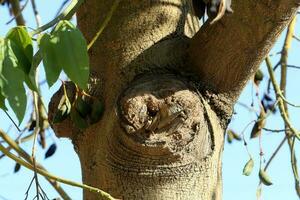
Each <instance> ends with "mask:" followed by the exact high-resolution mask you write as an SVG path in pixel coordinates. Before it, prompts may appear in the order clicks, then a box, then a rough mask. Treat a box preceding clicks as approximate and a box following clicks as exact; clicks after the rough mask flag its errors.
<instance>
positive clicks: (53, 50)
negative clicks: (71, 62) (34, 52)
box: [38, 34, 63, 87]
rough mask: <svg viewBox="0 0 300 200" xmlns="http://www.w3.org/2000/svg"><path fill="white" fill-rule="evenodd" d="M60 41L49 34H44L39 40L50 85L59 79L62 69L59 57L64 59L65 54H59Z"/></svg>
mask: <svg viewBox="0 0 300 200" xmlns="http://www.w3.org/2000/svg"><path fill="white" fill-rule="evenodd" d="M58 41H59V38H58V37H53V36H50V35H49V34H44V35H43V36H42V37H41V38H39V40H38V43H39V47H40V51H41V54H42V57H43V63H44V68H45V73H46V80H47V83H48V85H49V86H50V87H51V86H52V85H53V84H54V83H55V82H56V81H57V79H58V77H59V75H60V73H61V71H62V67H61V65H60V62H59V59H63V58H62V57H63V55H59V52H60V51H59V47H58V45H57V43H58Z"/></svg>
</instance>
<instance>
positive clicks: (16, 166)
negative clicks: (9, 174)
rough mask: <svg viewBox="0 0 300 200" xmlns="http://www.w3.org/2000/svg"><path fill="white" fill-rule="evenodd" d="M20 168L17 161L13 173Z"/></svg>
mask: <svg viewBox="0 0 300 200" xmlns="http://www.w3.org/2000/svg"><path fill="white" fill-rule="evenodd" d="M20 169H21V165H20V164H19V163H16V165H15V168H14V173H17V172H18V171H20Z"/></svg>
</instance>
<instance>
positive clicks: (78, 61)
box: [53, 21, 89, 89]
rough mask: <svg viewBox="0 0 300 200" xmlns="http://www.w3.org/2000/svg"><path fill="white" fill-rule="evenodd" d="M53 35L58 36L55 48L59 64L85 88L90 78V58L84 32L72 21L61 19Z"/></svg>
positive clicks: (74, 80)
mask: <svg viewBox="0 0 300 200" xmlns="http://www.w3.org/2000/svg"><path fill="white" fill-rule="evenodd" d="M53 37H54V38H57V43H56V44H57V46H56V48H55V49H56V51H57V52H58V53H57V54H56V55H57V56H58V57H57V60H58V62H59V65H60V66H61V67H62V68H63V70H64V72H65V73H66V74H67V76H68V77H69V78H70V79H71V80H72V81H73V82H74V83H76V84H77V85H78V86H79V87H80V88H82V89H85V88H86V87H87V82H88V78H89V58H88V54H87V45H86V41H85V39H84V37H83V35H82V33H81V32H80V31H79V30H78V29H77V28H76V27H75V26H74V25H72V24H71V23H70V22H68V21H61V22H60V23H59V24H58V26H57V27H56V29H55V31H54V33H53Z"/></svg>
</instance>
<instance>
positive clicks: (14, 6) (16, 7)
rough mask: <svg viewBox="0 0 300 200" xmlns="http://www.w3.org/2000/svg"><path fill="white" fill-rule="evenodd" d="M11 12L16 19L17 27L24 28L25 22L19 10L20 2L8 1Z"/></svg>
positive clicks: (15, 0)
mask: <svg viewBox="0 0 300 200" xmlns="http://www.w3.org/2000/svg"><path fill="white" fill-rule="evenodd" d="M9 2H10V4H11V8H12V11H13V13H14V16H15V18H16V23H17V25H18V26H25V20H24V17H23V15H22V11H21V8H20V1H19V0H10V1H9Z"/></svg>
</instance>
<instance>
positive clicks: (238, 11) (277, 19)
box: [189, 0, 299, 99]
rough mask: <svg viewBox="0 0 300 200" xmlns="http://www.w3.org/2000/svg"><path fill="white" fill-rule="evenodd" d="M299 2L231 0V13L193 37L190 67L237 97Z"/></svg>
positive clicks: (220, 90)
mask: <svg viewBox="0 0 300 200" xmlns="http://www.w3.org/2000/svg"><path fill="white" fill-rule="evenodd" d="M298 6H299V0H278V1H270V0H261V1H253V0H235V1H233V10H234V13H233V14H230V15H227V16H225V17H224V18H223V19H222V20H220V21H219V22H217V23H215V24H214V25H210V24H208V23H206V24H205V25H204V26H203V27H202V28H201V29H200V31H199V32H198V33H197V34H196V35H195V37H194V38H193V39H192V42H191V46H190V49H189V55H190V61H191V63H192V71H195V72H197V74H198V75H199V76H200V77H201V79H202V80H203V81H205V82H207V83H208V84H210V85H211V86H212V87H213V88H214V89H215V90H216V91H218V92H221V93H227V94H229V95H230V96H231V97H232V98H233V99H236V98H237V97H238V95H239V94H240V92H241V90H242V89H243V88H244V86H245V84H246V83H247V80H248V79H249V78H250V77H251V76H252V75H253V73H254V72H255V71H256V69H257V68H258V67H259V65H260V63H261V62H262V60H263V59H264V58H265V56H266V54H267V53H268V52H269V50H270V49H271V47H272V45H273V44H274V42H275V40H276V39H277V38H278V36H279V35H280V33H281V32H282V30H283V29H284V28H285V27H286V25H287V24H288V23H289V22H290V20H291V18H292V17H293V16H294V14H295V12H296V11H297V8H298Z"/></svg>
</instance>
